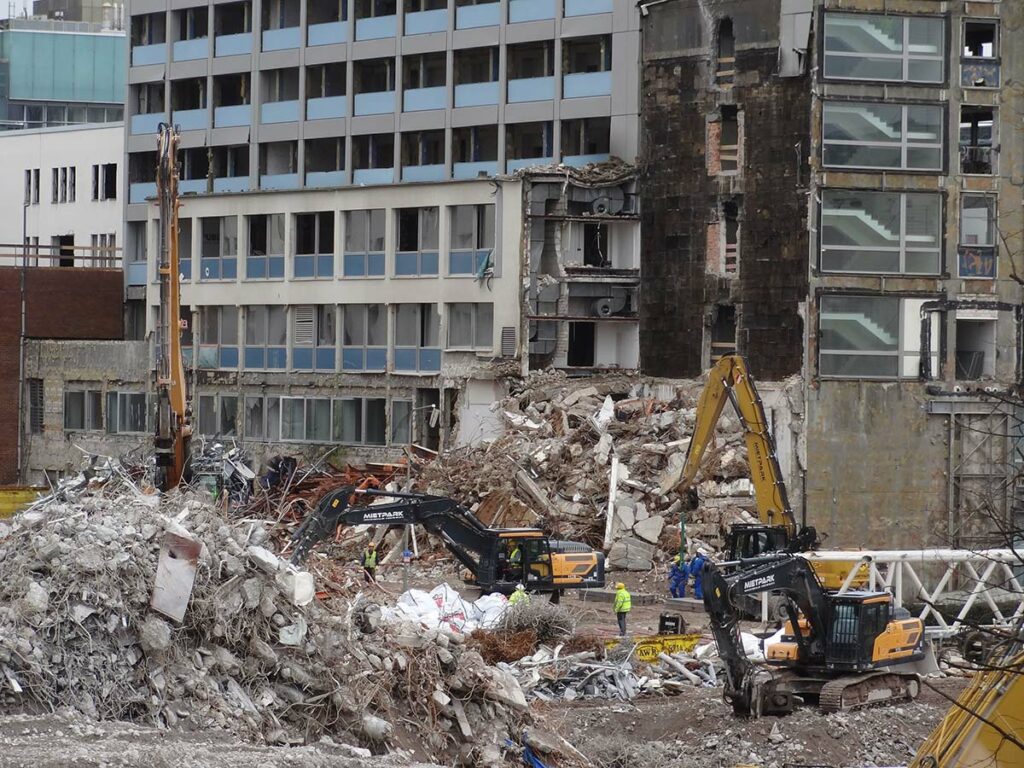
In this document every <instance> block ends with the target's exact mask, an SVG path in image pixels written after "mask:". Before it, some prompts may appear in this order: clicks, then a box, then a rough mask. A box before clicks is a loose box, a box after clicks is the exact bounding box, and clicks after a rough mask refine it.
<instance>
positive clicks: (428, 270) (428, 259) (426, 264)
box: [420, 253, 438, 275]
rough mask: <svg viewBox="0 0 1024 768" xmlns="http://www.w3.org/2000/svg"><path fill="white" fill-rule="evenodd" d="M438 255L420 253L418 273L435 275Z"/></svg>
mask: <svg viewBox="0 0 1024 768" xmlns="http://www.w3.org/2000/svg"><path fill="white" fill-rule="evenodd" d="M437 264H438V255H437V254H436V253H421V254H420V274H421V275H436V274H437Z"/></svg>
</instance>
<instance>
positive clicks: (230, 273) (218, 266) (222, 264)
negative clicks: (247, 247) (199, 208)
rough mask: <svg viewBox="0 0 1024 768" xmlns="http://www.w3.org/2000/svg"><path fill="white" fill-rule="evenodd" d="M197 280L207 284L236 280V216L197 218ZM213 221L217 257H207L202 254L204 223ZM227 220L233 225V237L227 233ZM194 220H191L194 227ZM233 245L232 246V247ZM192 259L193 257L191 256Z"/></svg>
mask: <svg viewBox="0 0 1024 768" xmlns="http://www.w3.org/2000/svg"><path fill="white" fill-rule="evenodd" d="M198 219H199V280H200V281H202V282H209V281H213V280H228V281H235V280H237V279H238V216H236V215H228V216H199V217H198ZM210 219H213V220H215V221H216V222H217V255H216V256H208V255H206V254H205V253H204V250H205V249H204V247H203V246H204V244H205V242H206V233H205V232H204V229H205V223H206V221H208V220H210ZM228 220H232V221H234V223H235V232H234V237H232V236H231V235H230V234H229V233H228V232H227V227H226V224H227V222H228ZM194 222H195V219H193V226H194ZM232 244H233V245H232ZM193 258H194V256H193Z"/></svg>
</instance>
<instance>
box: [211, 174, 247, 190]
mask: <svg viewBox="0 0 1024 768" xmlns="http://www.w3.org/2000/svg"><path fill="white" fill-rule="evenodd" d="M213 191H214V192H248V191H249V177H248V176H221V177H220V178H217V179H214V180H213Z"/></svg>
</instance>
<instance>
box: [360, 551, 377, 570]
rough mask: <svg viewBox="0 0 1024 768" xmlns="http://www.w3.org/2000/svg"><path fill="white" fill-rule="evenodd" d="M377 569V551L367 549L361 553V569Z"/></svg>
mask: <svg viewBox="0 0 1024 768" xmlns="http://www.w3.org/2000/svg"><path fill="white" fill-rule="evenodd" d="M376 567H377V550H376V549H368V550H366V551H365V552H363V568H376Z"/></svg>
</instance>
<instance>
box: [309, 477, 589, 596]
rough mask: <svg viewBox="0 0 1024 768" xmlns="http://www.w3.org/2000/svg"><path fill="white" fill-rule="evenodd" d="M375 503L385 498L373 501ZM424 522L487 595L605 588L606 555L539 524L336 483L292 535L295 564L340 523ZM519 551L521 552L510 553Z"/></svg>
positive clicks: (414, 495)
mask: <svg viewBox="0 0 1024 768" xmlns="http://www.w3.org/2000/svg"><path fill="white" fill-rule="evenodd" d="M371 501H378V502H383V503H368V502H371ZM352 525H388V526H390V525H421V526H423V528H424V529H425V530H426V531H427V532H428V533H430V534H433V535H435V536H438V537H440V539H441V541H442V542H443V543H444V545H445V546H446V547H447V548H448V550H449V551H450V552H451V553H452V554H453V555H454V556H455V558H456V559H457V560H458V561H459V562H460V563H461V564H462V565H463V566H464V567H465V568H466V569H467V570H468V571H469V573H470V574H471V578H470V583H473V584H476V585H477V586H479V587H480V588H481V589H483V590H484V591H486V592H503V593H506V594H507V593H511V592H512V591H513V590H514V589H515V586H516V584H519V583H522V584H524V585H525V586H526V588H527V590H529V591H531V592H548V593H551V594H552V597H553V599H554V598H557V596H559V595H560V594H561V593H562V591H563V590H566V589H579V588H583V587H587V588H600V587H603V586H604V554H603V553H601V552H595V551H594V550H593V549H592V548H591V547H588V546H587V545H586V544H581V543H579V542H575V541H561V540H558V539H552V538H550V537H548V536H547V535H545V533H544V532H543V531H541V530H540V529H538V528H488V527H487V526H486V525H484V524H483V523H482V522H480V520H479V519H477V517H476V516H475V515H474V514H473V513H472V512H470V511H469V510H468V509H466V508H465V507H463V506H462V505H461V504H459V503H458V502H456V501H454V500H452V499H449V498H445V497H444V496H430V495H426V494H419V493H397V492H391V491H382V490H376V489H370V488H364V489H357V488H351V487H346V488H339V489H337V490H334V491H331V492H330V493H328V494H326V495H325V496H323V497H322V498H321V499H320V501H319V502H317V506H316V509H315V510H314V511H313V513H312V514H310V515H309V516H308V517H307V518H306V519H305V520H303V522H302V525H300V526H299V528H298V530H297V531H296V532H295V535H294V537H293V542H294V545H295V549H294V551H293V553H292V558H291V562H292V563H293V564H295V565H300V564H302V563H303V562H304V561H305V560H306V558H307V557H308V556H309V553H310V552H311V551H312V550H313V548H314V547H315V546H316V545H317V544H318V543H320V542H322V541H326V540H327V539H329V538H331V537H333V536H334V534H335V531H337V530H338V528H340V527H342V526H352ZM516 549H518V551H519V557H518V558H512V557H511V552H513V551H514V550H516Z"/></svg>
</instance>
